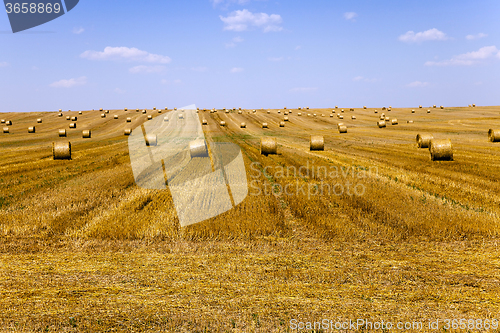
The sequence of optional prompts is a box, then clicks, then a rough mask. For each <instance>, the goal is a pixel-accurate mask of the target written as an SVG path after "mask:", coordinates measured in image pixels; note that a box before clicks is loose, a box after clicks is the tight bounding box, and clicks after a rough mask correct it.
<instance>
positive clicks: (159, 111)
mask: <svg viewBox="0 0 500 333" xmlns="http://www.w3.org/2000/svg"><path fill="white" fill-rule="evenodd" d="M158 113H161V110H160V109H158ZM196 113H198V110H196Z"/></svg>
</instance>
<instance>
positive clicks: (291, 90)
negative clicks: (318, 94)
mask: <svg viewBox="0 0 500 333" xmlns="http://www.w3.org/2000/svg"><path fill="white" fill-rule="evenodd" d="M316 90H318V88H316V87H299V88H292V89H290V92H310V91H316Z"/></svg>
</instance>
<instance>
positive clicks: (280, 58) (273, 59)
mask: <svg viewBox="0 0 500 333" xmlns="http://www.w3.org/2000/svg"><path fill="white" fill-rule="evenodd" d="M283 59H284V58H283V57H276V58H272V57H271V58H267V60H269V61H282V60H283Z"/></svg>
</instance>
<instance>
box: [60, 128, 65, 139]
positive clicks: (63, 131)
mask: <svg viewBox="0 0 500 333" xmlns="http://www.w3.org/2000/svg"><path fill="white" fill-rule="evenodd" d="M59 137H60V138H64V137H66V130H65V129H60V130H59Z"/></svg>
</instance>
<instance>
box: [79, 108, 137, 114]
mask: <svg viewBox="0 0 500 333" xmlns="http://www.w3.org/2000/svg"><path fill="white" fill-rule="evenodd" d="M125 111H127V109H125ZM78 114H83V112H82V111H78Z"/></svg>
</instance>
